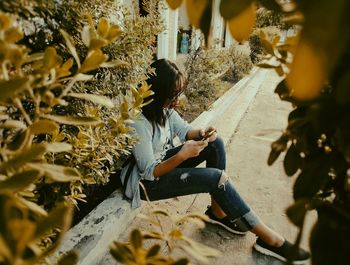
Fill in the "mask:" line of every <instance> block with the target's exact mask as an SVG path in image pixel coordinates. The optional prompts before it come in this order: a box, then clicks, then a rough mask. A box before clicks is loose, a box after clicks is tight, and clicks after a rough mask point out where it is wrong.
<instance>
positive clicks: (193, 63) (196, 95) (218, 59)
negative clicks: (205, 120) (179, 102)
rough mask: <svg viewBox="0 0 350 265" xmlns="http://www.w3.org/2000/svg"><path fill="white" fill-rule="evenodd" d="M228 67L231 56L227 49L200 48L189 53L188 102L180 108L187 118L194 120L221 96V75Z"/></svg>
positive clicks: (187, 69)
mask: <svg viewBox="0 0 350 265" xmlns="http://www.w3.org/2000/svg"><path fill="white" fill-rule="evenodd" d="M228 68H229V57H228V56H227V50H225V49H222V50H218V49H207V50H206V49H203V48H198V49H197V50H194V51H192V52H191V53H190V54H189V56H188V57H187V60H186V62H185V69H186V74H187V81H188V84H187V88H186V90H185V95H186V97H187V100H188V102H187V104H185V105H184V106H181V107H180V108H179V112H180V113H181V114H182V115H183V116H184V118H185V119H186V120H188V121H191V120H193V119H194V118H195V116H197V115H199V114H200V113H201V112H203V111H205V110H207V109H208V108H209V107H210V105H211V103H213V102H214V101H215V100H216V99H217V98H218V97H219V96H220V93H218V92H219V91H220V90H222V81H221V80H220V77H221V76H222V75H223V74H224V73H225V72H226V71H227V70H228Z"/></svg>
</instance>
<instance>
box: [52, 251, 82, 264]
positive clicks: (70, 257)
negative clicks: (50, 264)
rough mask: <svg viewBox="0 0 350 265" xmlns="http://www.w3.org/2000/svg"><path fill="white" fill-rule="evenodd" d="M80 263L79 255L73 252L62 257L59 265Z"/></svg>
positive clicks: (58, 262)
mask: <svg viewBox="0 0 350 265" xmlns="http://www.w3.org/2000/svg"><path fill="white" fill-rule="evenodd" d="M78 261H79V255H78V253H77V252H76V251H74V250H71V251H69V252H68V253H65V254H63V255H61V256H60V258H59V259H58V261H57V265H73V264H77V263H78Z"/></svg>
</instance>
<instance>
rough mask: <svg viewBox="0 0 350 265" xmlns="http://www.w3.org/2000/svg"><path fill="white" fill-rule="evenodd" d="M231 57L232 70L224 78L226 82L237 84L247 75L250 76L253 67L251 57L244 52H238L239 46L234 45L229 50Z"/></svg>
mask: <svg viewBox="0 0 350 265" xmlns="http://www.w3.org/2000/svg"><path fill="white" fill-rule="evenodd" d="M228 55H229V57H230V65H231V66H230V68H229V69H228V70H227V72H226V73H225V75H224V76H223V77H222V79H223V80H224V81H228V82H231V83H236V82H238V81H239V80H241V79H242V78H243V77H244V76H245V75H247V74H249V72H250V70H251V69H252V67H253V64H252V61H251V59H250V55H247V54H245V53H244V52H242V51H238V49H237V46H235V45H232V46H231V47H230V48H229V50H228Z"/></svg>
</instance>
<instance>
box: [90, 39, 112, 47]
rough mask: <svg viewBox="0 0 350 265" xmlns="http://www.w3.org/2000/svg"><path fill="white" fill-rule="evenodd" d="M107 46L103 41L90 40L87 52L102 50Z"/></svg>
mask: <svg viewBox="0 0 350 265" xmlns="http://www.w3.org/2000/svg"><path fill="white" fill-rule="evenodd" d="M107 44H108V42H107V41H106V40H104V39H97V38H92V39H91V40H90V45H89V50H97V49H100V48H102V47H103V46H106V45H107Z"/></svg>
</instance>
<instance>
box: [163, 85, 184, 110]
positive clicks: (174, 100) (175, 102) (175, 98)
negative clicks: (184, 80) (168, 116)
mask: <svg viewBox="0 0 350 265" xmlns="http://www.w3.org/2000/svg"><path fill="white" fill-rule="evenodd" d="M183 92H184V91H183V90H182V89H181V90H180V91H177V92H176V94H175V95H174V96H173V98H172V99H171V100H169V102H168V103H167V108H169V109H173V108H175V107H176V106H178V105H179V97H180V96H181V95H182V94H183Z"/></svg>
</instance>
